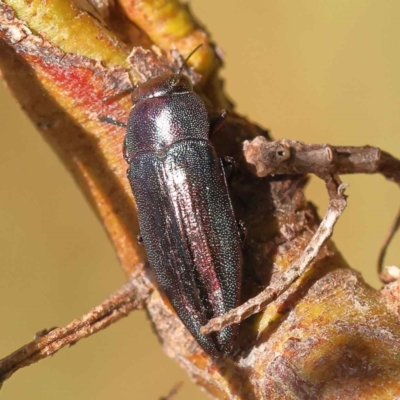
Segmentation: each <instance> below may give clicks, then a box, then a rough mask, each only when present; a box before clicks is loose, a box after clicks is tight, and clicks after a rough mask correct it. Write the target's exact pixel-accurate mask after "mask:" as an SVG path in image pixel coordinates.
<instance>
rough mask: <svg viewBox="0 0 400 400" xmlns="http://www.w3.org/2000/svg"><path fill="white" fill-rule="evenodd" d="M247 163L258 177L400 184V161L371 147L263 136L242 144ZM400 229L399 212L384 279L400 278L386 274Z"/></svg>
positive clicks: (390, 236) (380, 263)
mask: <svg viewBox="0 0 400 400" xmlns="http://www.w3.org/2000/svg"><path fill="white" fill-rule="evenodd" d="M243 151H244V156H245V158H246V161H247V163H248V166H249V168H250V169H252V171H253V172H254V173H255V174H256V175H257V176H259V177H263V176H266V175H270V174H277V175H280V174H288V175H293V174H315V175H317V176H318V177H320V178H322V179H324V180H325V181H326V180H328V179H329V176H333V175H344V174H381V175H383V176H384V177H385V178H387V179H389V180H391V181H393V182H395V183H397V184H398V185H400V160H399V159H397V158H395V157H393V156H392V155H391V154H389V153H387V152H385V151H382V150H380V149H379V148H377V147H372V146H360V147H355V146H331V145H328V144H311V143H304V142H299V141H295V140H288V139H281V140H276V141H272V142H268V141H267V139H265V138H264V137H262V136H257V137H256V138H254V140H252V141H245V142H244V143H243ZM399 229H400V211H399V214H398V215H397V217H396V219H395V221H394V223H393V225H392V226H391V228H390V230H389V233H388V236H387V237H386V239H385V241H384V243H383V245H382V247H381V250H380V252H379V257H378V262H377V267H378V275H379V277H380V279H381V280H382V282H384V283H388V282H391V281H393V280H396V279H398V278H396V277H393V276H391V275H390V273H383V263H384V258H385V255H386V251H387V249H388V247H389V245H390V243H391V241H392V239H393V237H394V235H395V234H396V232H397V231H398V230H399Z"/></svg>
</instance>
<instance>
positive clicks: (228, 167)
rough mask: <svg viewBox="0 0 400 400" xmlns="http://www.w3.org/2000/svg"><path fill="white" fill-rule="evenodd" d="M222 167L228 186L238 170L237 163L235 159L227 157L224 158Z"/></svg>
mask: <svg viewBox="0 0 400 400" xmlns="http://www.w3.org/2000/svg"><path fill="white" fill-rule="evenodd" d="M222 165H223V167H224V170H225V176H226V181H227V183H228V184H230V183H231V182H232V178H233V174H234V172H235V169H236V161H235V160H234V158H233V157H230V156H225V157H223V158H222Z"/></svg>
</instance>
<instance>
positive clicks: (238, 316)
mask: <svg viewBox="0 0 400 400" xmlns="http://www.w3.org/2000/svg"><path fill="white" fill-rule="evenodd" d="M346 186H347V185H345V184H342V185H340V186H339V188H338V192H337V194H338V195H337V196H335V197H333V198H331V199H330V201H329V206H328V210H327V211H326V214H325V216H324V218H323V220H322V221H321V224H320V225H319V227H318V229H317V231H316V232H315V234H314V236H313V237H312V239H311V240H310V243H308V245H307V246H306V248H305V249H304V251H303V253H302V255H301V256H300V257H299V258H298V260H297V261H296V262H295V263H294V264H293V266H292V267H291V268H290V269H289V270H287V271H286V272H285V273H284V274H283V275H282V281H281V283H280V284H279V285H278V286H276V287H268V288H266V289H265V290H264V291H262V292H261V293H260V294H259V295H258V296H256V297H253V298H252V299H250V300H248V301H247V302H246V303H244V304H242V305H241V306H239V307H237V308H235V309H233V310H231V311H229V312H228V313H226V314H224V315H222V316H220V317H217V318H213V319H212V320H210V321H209V322H208V323H207V324H206V325H204V326H203V327H202V328H201V332H202V333H203V334H204V335H206V334H209V333H211V332H216V331H219V330H221V329H222V328H224V327H226V326H229V325H233V324H238V323H240V322H242V321H243V320H244V319H246V318H248V317H250V316H251V315H253V314H256V313H258V312H260V311H261V310H263V309H264V308H265V307H266V306H267V305H268V304H270V303H271V302H273V301H274V300H275V299H276V298H277V297H278V296H280V295H281V294H282V293H284V292H285V291H286V290H287V289H288V288H289V287H290V285H292V284H293V283H294V282H295V281H296V280H297V279H298V278H299V277H300V276H302V275H304V274H305V273H306V272H307V271H308V270H309V269H311V268H312V266H313V264H312V262H313V261H314V259H315V258H316V256H317V255H318V252H319V251H320V249H321V247H322V246H323V245H324V243H325V242H326V241H327V239H328V238H329V237H330V236H331V235H332V232H333V227H334V225H335V223H336V222H337V220H338V218H339V217H340V215H341V214H342V213H343V211H344V209H345V207H346V205H347V202H346V198H345V197H344V195H343V191H344V188H345V187H346Z"/></svg>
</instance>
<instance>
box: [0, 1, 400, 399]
mask: <svg viewBox="0 0 400 400" xmlns="http://www.w3.org/2000/svg"><path fill="white" fill-rule="evenodd" d="M155 3H157V10H158V11H155V10H156V8H155ZM92 4H96V3H92ZM98 7H99V9H98V13H94V12H92V11H91V14H93V15H97V14H98V15H97V18H98V19H96V18H94V17H93V16H91V15H89V14H87V13H86V12H84V11H82V10H81V9H79V8H78V6H77V5H76V4H75V3H72V2H68V1H67V0H49V1H47V2H46V3H42V2H39V1H36V0H34V1H29V2H26V1H24V0H7V1H5V2H3V1H0V54H1V57H0V68H1V70H2V74H3V78H4V80H5V81H6V83H7V85H8V86H9V87H10V90H12V92H13V93H14V95H15V97H16V99H17V101H19V102H20V104H21V105H22V107H23V108H24V110H25V111H26V113H27V114H28V115H29V117H30V118H31V119H32V121H33V122H34V123H35V124H36V126H37V127H38V129H39V130H40V131H41V132H42V134H43V136H44V137H45V138H46V140H47V141H48V142H49V143H50V145H51V146H52V147H53V148H54V149H55V151H56V152H57V153H58V155H59V156H60V158H61V159H62V161H63V162H64V163H65V164H66V165H67V166H68V168H69V170H70V171H71V173H72V174H73V176H74V177H75V179H76V181H77V183H78V184H79V186H80V187H81V188H82V190H83V191H84V193H85V194H86V196H87V198H88V199H89V201H90V203H91V204H92V205H93V207H94V209H95V210H96V212H97V213H98V215H99V218H100V219H101V220H102V222H103V223H104V226H105V228H106V230H107V232H108V234H109V236H110V239H111V240H112V241H113V243H114V245H115V248H116V251H117V254H118V256H119V258H120V260H121V264H122V265H123V267H124V269H125V271H126V273H127V275H129V276H130V274H132V273H134V274H137V273H143V274H146V275H148V276H149V277H150V280H151V282H153V284H151V283H149V281H148V280H147V279H145V280H143V282H145V283H143V287H141V288H139V289H140V290H139V289H138V296H139V297H140V298H138V302H139V303H140V302H141V301H142V300H144V299H145V301H146V306H147V309H148V311H149V313H150V315H151V318H152V320H153V323H154V326H155V328H156V330H157V332H158V335H159V336H160V338H161V340H162V342H163V346H164V350H165V352H166V353H167V355H168V356H170V357H172V358H174V359H175V360H176V361H177V362H178V363H179V364H180V365H181V366H182V367H183V368H184V369H185V370H186V371H187V373H188V374H189V375H190V376H191V377H192V379H193V380H194V381H195V382H197V383H198V384H199V385H201V386H202V387H203V388H204V389H205V390H206V391H207V392H208V393H209V394H210V395H211V396H213V397H215V398H219V399H230V398H236V399H246V400H247V399H260V398H270V399H310V398H312V399H314V398H315V399H330V398H342V399H345V398H348V399H354V398H394V397H395V396H400V383H399V382H400V376H399V375H400V368H399V367H400V332H399V329H398V324H399V318H398V316H399V315H398V312H399V306H398V298H399V296H398V293H399V291H398V285H397V283H396V282H395V283H392V284H390V285H389V286H388V287H387V288H386V289H385V290H384V291H383V292H382V294H381V293H379V292H377V291H375V290H373V289H371V288H370V287H368V286H367V285H366V284H365V283H364V282H363V280H362V278H361V277H360V275H359V274H358V273H357V272H355V271H353V270H352V269H350V268H349V267H348V266H347V264H346V263H345V261H344V260H343V258H342V257H341V256H340V253H339V252H338V251H337V250H336V249H335V247H334V245H333V244H328V245H327V246H325V247H323V249H322V251H321V252H320V254H319V256H318V259H317V261H316V262H315V265H314V269H313V270H312V272H310V273H308V274H307V275H306V276H304V277H302V278H301V279H300V280H299V281H297V282H296V284H295V285H293V287H292V288H290V289H289V291H287V292H286V293H285V294H284V295H282V296H281V297H280V298H278V299H277V301H276V302H275V303H273V304H271V305H270V306H269V307H267V309H266V310H264V311H263V312H262V313H260V314H258V315H256V316H253V317H252V318H250V319H248V320H246V321H245V322H243V323H242V325H241V328H240V337H239V340H238V342H237V351H236V352H235V354H234V355H233V356H232V357H224V358H221V359H219V360H213V359H211V358H210V357H209V356H207V355H206V354H205V353H204V352H203V351H202V350H201V349H200V348H199V346H198V345H197V343H196V342H195V341H194V339H193V338H192V337H191V335H190V334H189V333H188V332H187V331H186V329H185V328H184V327H183V325H182V323H181V322H180V321H179V319H178V318H177V317H176V315H175V314H174V313H173V311H172V310H171V307H170V306H169V305H168V303H167V301H166V300H165V298H164V297H163V296H162V295H161V294H160V292H158V291H157V290H154V286H155V282H154V279H152V276H151V272H150V270H149V269H148V268H143V269H142V270H139V268H142V267H138V266H141V265H143V262H145V254H144V251H143V249H142V248H141V247H140V246H139V245H138V244H137V241H136V235H137V234H138V224H137V218H136V210H135V203H134V199H133V196H132V195H131V193H130V188H129V185H128V181H127V180H126V177H125V170H126V164H125V161H124V160H123V157H122V154H121V149H122V141H123V136H124V129H123V128H117V127H113V126H109V125H107V124H104V123H102V122H100V121H99V119H98V117H99V116H110V117H112V118H114V119H116V120H118V121H123V122H125V121H126V119H127V113H128V111H129V108H130V101H129V99H128V98H121V99H118V100H116V101H113V102H103V99H104V98H106V97H110V96H113V95H115V94H118V93H120V92H122V91H124V90H126V89H127V88H129V87H130V85H131V84H136V83H139V82H140V81H143V80H144V79H146V78H148V77H152V76H156V75H160V74H162V73H163V72H165V71H166V70H168V69H169V70H171V69H174V68H176V65H179V63H180V62H181V59H180V58H179V56H178V55H177V52H176V51H175V52H170V50H171V49H173V48H174V46H175V47H176V48H177V49H178V50H179V51H180V52H181V53H182V55H183V56H186V55H187V54H188V53H189V52H190V51H191V50H192V49H193V48H194V47H196V45H198V44H199V43H203V47H202V48H201V50H200V51H199V52H198V53H196V56H195V57H193V59H191V61H190V65H191V66H193V67H194V68H195V69H196V72H197V75H195V74H194V73H193V78H194V79H195V80H196V82H198V85H197V91H198V93H199V94H200V95H202V96H203V98H204V100H205V102H206V104H207V106H208V109H209V112H210V113H217V112H218V111H220V108H222V107H225V108H231V104H230V102H229V100H227V98H226V96H225V95H224V93H223V91H222V89H221V88H222V83H221V80H220V79H219V78H218V75H217V73H218V68H219V66H220V65H221V59H220V56H219V52H218V51H217V49H216V48H215V47H214V46H213V45H211V44H210V43H211V41H210V38H209V36H208V34H207V33H206V32H205V31H204V29H203V28H202V27H201V26H200V25H199V24H198V23H197V22H196V21H195V20H194V19H193V18H192V16H191V14H190V11H189V10H188V8H187V7H186V6H182V5H181V4H180V3H178V2H176V1H167V0H165V1H162V2H155V1H150V0H148V1H134V0H131V1H130V0H123V1H121V2H120V3H119V4H116V5H107V4H106V3H101V4H100V3H99V6H98ZM105 25H107V26H108V27H109V29H110V31H112V32H113V33H110V31H108V30H107V29H106V28H105V27H104V26H105ZM151 44H155V45H157V46H158V47H159V49H161V50H162V51H164V52H165V54H166V55H164V56H162V55H161V52H160V50H159V49H153V52H150V51H149V50H147V51H146V50H143V49H142V48H141V47H143V48H147V49H149V47H150V46H151ZM133 46H137V47H139V48H137V49H136V50H135V51H134V52H133V53H132V55H131V57H130V58H128V55H129V54H130V49H131V48H132V47H133ZM128 72H129V75H130V77H131V82H130V81H129V79H128ZM257 135H263V136H265V137H267V138H268V135H267V132H265V131H262V130H261V129H260V128H259V127H257V126H255V125H253V124H251V123H250V122H248V121H246V120H245V119H244V118H242V117H241V116H239V115H237V114H235V113H234V112H233V111H232V110H231V113H230V115H229V117H228V119H227V123H226V124H225V126H224V127H223V128H222V130H221V131H220V132H219V133H218V134H217V135H215V137H214V138H212V140H213V143H214V145H215V147H216V149H217V151H218V153H219V155H220V156H221V157H222V156H225V155H229V156H233V157H234V158H235V159H236V160H237V171H236V173H235V174H234V176H233V179H232V182H231V196H232V201H233V203H234V207H235V212H236V215H237V218H238V219H240V220H242V221H244V223H245V225H246V227H247V230H248V237H247V241H246V246H245V249H244V259H245V263H244V280H243V300H247V299H249V298H251V297H253V296H255V295H256V294H258V293H259V292H260V291H261V290H262V289H263V288H264V287H265V286H267V285H274V284H278V283H279V282H280V278H281V276H282V273H284V272H285V271H286V270H287V269H288V268H290V266H291V264H292V263H293V262H294V260H296V259H297V257H298V255H299V254H300V252H301V251H302V249H304V247H305V246H306V245H307V243H308V241H309V240H310V238H311V237H312V234H313V232H314V231H315V230H316V228H317V227H318V223H319V220H318V216H317V215H316V213H315V210H314V208H313V207H312V205H311V204H309V203H308V202H307V201H306V199H305V198H304V195H303V188H304V185H305V184H306V179H305V178H304V176H294V177H288V176H282V177H274V178H271V177H266V178H258V177H256V176H254V175H253V174H251V172H249V171H248V170H247V168H245V167H244V158H243V154H242V145H241V144H242V142H243V141H244V140H248V139H252V138H254V137H255V136H257Z"/></svg>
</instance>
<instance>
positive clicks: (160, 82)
mask: <svg viewBox="0 0 400 400" xmlns="http://www.w3.org/2000/svg"><path fill="white" fill-rule="evenodd" d="M191 91H193V85H192V82H191V80H190V79H189V77H188V76H186V75H184V74H180V73H178V74H174V75H167V76H158V77H156V78H153V79H149V80H148V81H147V82H144V83H142V84H140V85H139V86H137V87H136V88H135V89H134V90H133V92H132V103H133V104H137V103H139V102H141V101H143V100H147V99H151V98H154V97H163V96H168V95H170V94H173V93H188V92H191Z"/></svg>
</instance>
